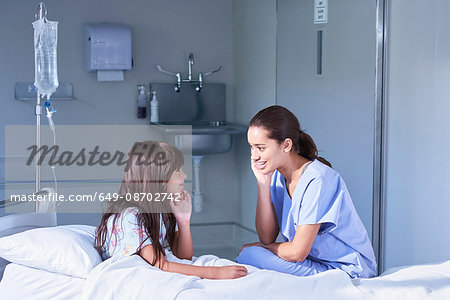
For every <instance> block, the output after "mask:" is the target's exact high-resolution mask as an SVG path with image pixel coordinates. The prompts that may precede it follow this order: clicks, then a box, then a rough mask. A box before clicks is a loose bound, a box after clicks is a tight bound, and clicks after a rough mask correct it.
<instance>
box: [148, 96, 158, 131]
mask: <svg viewBox="0 0 450 300" xmlns="http://www.w3.org/2000/svg"><path fill="white" fill-rule="evenodd" d="M150 122H151V123H158V122H159V113H158V99H156V91H152V101H151V102H150Z"/></svg>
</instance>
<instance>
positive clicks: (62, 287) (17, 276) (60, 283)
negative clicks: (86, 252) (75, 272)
mask: <svg viewBox="0 0 450 300" xmlns="http://www.w3.org/2000/svg"><path fill="white" fill-rule="evenodd" d="M83 288H84V279H82V278H78V277H72V276H67V275H63V274H58V273H52V272H48V271H45V270H39V269H34V268H30V267H26V266H22V265H18V264H13V263H11V264H8V265H7V266H6V268H5V273H4V274H3V278H2V280H1V281H0V298H1V299H15V300H16V299H17V300H21V299H24V300H25V299H27V300H48V299H52V300H63V299H64V300H68V299H80V298H81V295H82V293H83Z"/></svg>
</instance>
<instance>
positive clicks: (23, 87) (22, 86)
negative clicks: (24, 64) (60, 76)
mask: <svg viewBox="0 0 450 300" xmlns="http://www.w3.org/2000/svg"><path fill="white" fill-rule="evenodd" d="M14 97H15V98H16V100H25V101H28V100H33V101H35V100H36V87H35V86H34V83H33V82H16V85H15V87H14ZM75 99H76V98H75V97H74V96H73V85H72V84H71V83H70V82H60V83H59V87H58V88H57V89H56V91H55V92H54V93H53V95H52V97H51V100H58V101H59V100H75Z"/></svg>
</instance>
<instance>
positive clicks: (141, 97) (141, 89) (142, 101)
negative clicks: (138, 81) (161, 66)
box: [137, 85, 147, 119]
mask: <svg viewBox="0 0 450 300" xmlns="http://www.w3.org/2000/svg"><path fill="white" fill-rule="evenodd" d="M138 93H139V94H138V112H137V117H138V118H139V119H145V118H146V117H147V95H146V94H145V85H138Z"/></svg>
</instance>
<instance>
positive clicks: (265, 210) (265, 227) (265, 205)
mask: <svg viewBox="0 0 450 300" xmlns="http://www.w3.org/2000/svg"><path fill="white" fill-rule="evenodd" d="M255 226H256V232H257V233H258V238H259V240H260V241H261V242H262V243H263V244H270V243H273V242H275V240H276V239H277V236H278V232H279V231H280V229H279V227H278V222H277V217H276V214H275V208H274V207H273V204H272V202H270V180H269V181H268V182H265V183H260V182H258V198H257V201H256V219H255Z"/></svg>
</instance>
